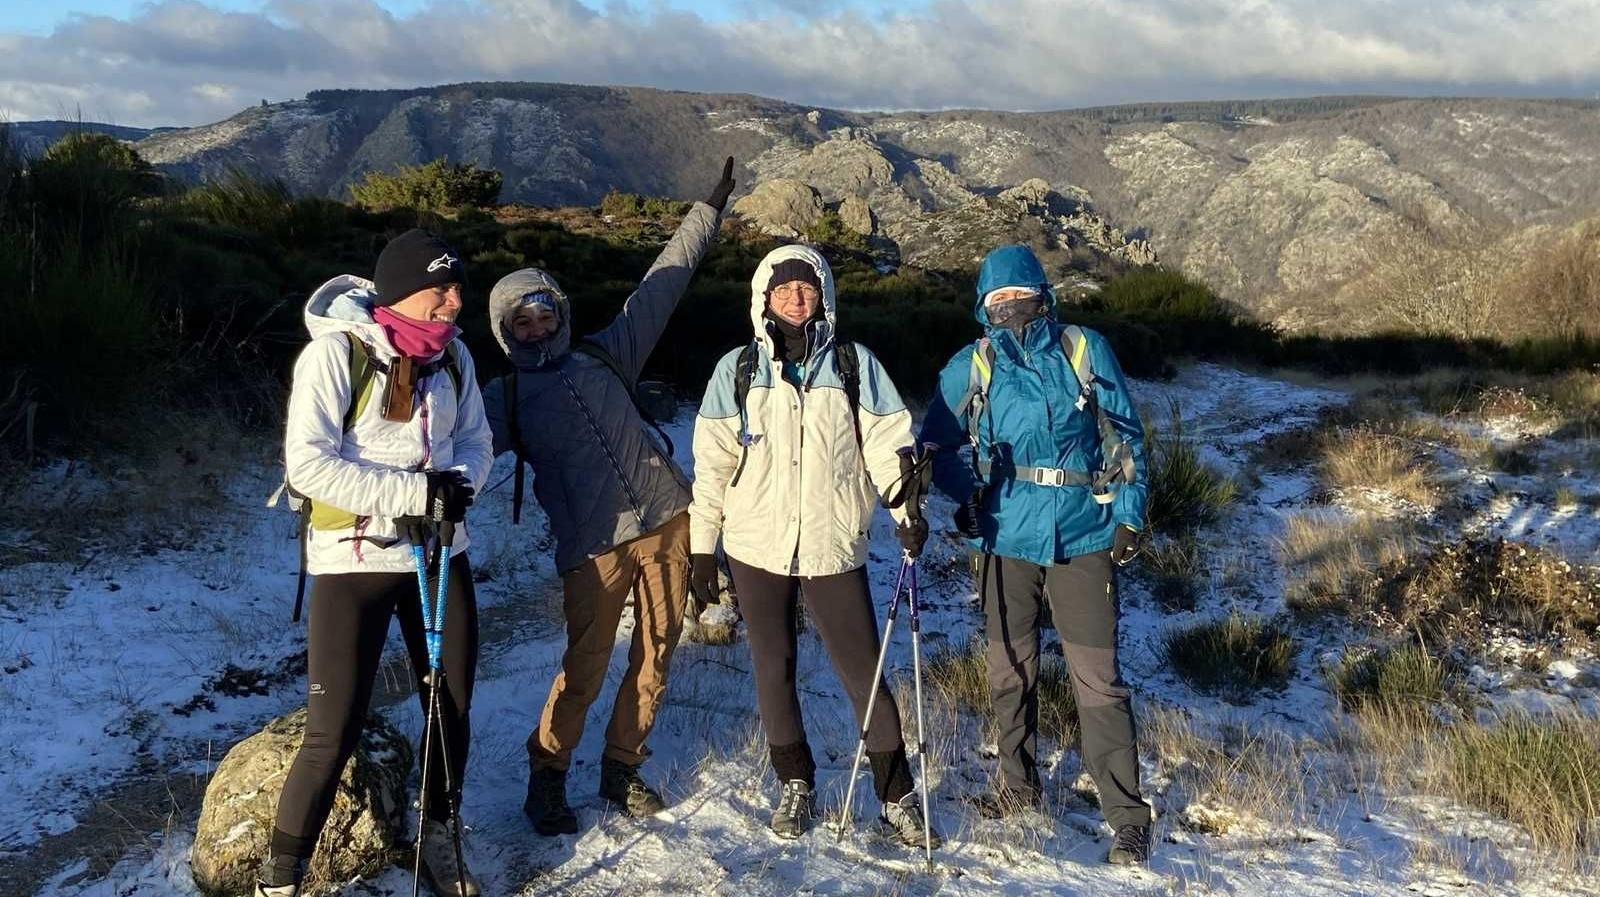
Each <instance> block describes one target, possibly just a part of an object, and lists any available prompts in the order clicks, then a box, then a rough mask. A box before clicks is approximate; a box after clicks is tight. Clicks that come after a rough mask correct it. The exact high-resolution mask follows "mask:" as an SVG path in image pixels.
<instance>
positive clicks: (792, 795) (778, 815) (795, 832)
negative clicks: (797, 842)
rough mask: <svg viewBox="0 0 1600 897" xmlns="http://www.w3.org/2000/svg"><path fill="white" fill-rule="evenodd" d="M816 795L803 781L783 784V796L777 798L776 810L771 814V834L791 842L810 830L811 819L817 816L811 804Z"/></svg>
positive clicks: (798, 780)
mask: <svg viewBox="0 0 1600 897" xmlns="http://www.w3.org/2000/svg"><path fill="white" fill-rule="evenodd" d="M815 798H816V794H815V793H814V792H813V791H812V790H811V786H810V785H807V784H806V783H805V781H804V780H803V779H793V780H791V781H788V782H784V783H783V795H782V796H781V797H779V798H778V809H776V810H774V811H773V812H772V833H773V834H774V835H777V836H778V837H780V838H782V839H784V840H785V841H793V840H794V839H796V838H798V837H800V836H801V835H803V834H805V833H806V830H807V829H809V828H811V819H812V817H813V816H815V815H816V814H817V809H816V805H815V804H814V803H813V800H815Z"/></svg>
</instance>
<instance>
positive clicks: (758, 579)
mask: <svg viewBox="0 0 1600 897" xmlns="http://www.w3.org/2000/svg"><path fill="white" fill-rule="evenodd" d="M728 572H729V573H731V574H732V575H733V588H734V592H735V594H737V595H738V600H739V614H740V616H742V617H743V618H744V623H745V628H746V630H747V631H748V634H749V642H750V665H751V667H752V668H753V669H754V671H755V679H756V706H757V708H758V709H759V710H760V712H761V722H762V725H763V726H764V727H765V728H766V730H767V749H768V751H769V752H770V754H771V758H772V768H773V770H774V771H775V772H777V774H778V779H779V780H780V781H784V782H789V781H794V780H796V779H799V780H801V781H803V782H805V783H806V784H807V785H808V786H809V787H811V788H815V787H816V785H817V782H816V779H817V764H816V760H815V759H814V758H813V757H812V755H811V748H810V746H809V745H808V744H807V742H806V728H805V722H804V721H803V720H802V719H801V717H800V696H799V693H798V692H797V691H796V689H795V661H796V656H797V654H798V651H797V642H796V631H795V602H796V599H797V597H798V598H804V599H805V602H806V610H807V611H809V616H808V619H809V620H810V621H811V623H812V625H814V626H816V628H817V634H818V635H820V636H821V637H822V644H823V647H825V648H827V650H828V658H829V659H830V660H832V661H833V669H834V672H835V673H837V674H838V676H839V681H840V682H841V683H843V684H844V690H845V693H846V694H848V695H849V696H850V703H851V704H853V705H854V706H855V720H856V724H857V725H860V724H861V721H862V720H863V719H865V718H866V715H867V698H868V697H869V696H870V695H871V693H872V689H873V687H874V685H876V687H877V689H878V697H877V700H876V702H875V703H874V704H873V706H872V725H871V726H870V727H869V728H868V732H867V759H868V761H869V762H870V764H871V767H872V778H873V782H874V785H875V789H874V790H875V791H876V792H877V795H878V799H879V800H882V801H884V802H886V803H894V802H896V801H899V800H900V799H901V798H902V797H905V796H906V795H907V794H910V793H911V791H912V790H913V788H914V787H915V785H914V782H913V780H912V778H911V766H910V763H909V762H908V761H907V758H906V748H905V742H904V741H903V740H902V737H901V733H900V708H899V707H897V706H896V704H895V700H894V695H893V694H890V692H889V689H888V688H887V687H886V686H885V685H884V684H883V680H882V679H879V680H878V681H877V682H876V683H874V682H873V681H872V674H873V673H874V672H876V671H877V666H878V645H879V644H880V643H879V641H878V620H877V617H876V616H874V610H873V607H872V592H871V590H870V588H869V587H868V584H867V568H866V567H864V566H863V567H857V568H856V569H854V570H850V571H848V572H845V573H839V574H836V575H834V576H782V575H780V574H777V573H772V572H769V571H767V570H762V569H761V568H759V567H752V566H750V565H749V564H744V563H740V562H739V561H738V560H735V559H734V558H731V557H730V558H728Z"/></svg>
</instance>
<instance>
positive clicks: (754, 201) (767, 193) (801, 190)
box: [733, 178, 823, 238]
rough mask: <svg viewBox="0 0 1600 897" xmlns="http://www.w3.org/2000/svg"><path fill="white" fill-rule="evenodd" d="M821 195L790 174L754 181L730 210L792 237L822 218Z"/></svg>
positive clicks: (771, 231) (773, 232) (763, 227)
mask: <svg viewBox="0 0 1600 897" xmlns="http://www.w3.org/2000/svg"><path fill="white" fill-rule="evenodd" d="M822 211H823V209H822V195H821V194H820V193H818V192H817V190H816V188H815V187H812V186H811V185H810V184H807V183H806V182H804V181H799V180H795V179H793V178H779V179H777V180H773V181H765V182H763V183H761V184H758V185H757V186H756V188H755V189H754V190H752V191H751V192H750V193H749V194H747V195H745V196H743V197H741V198H740V199H739V201H738V202H736V203H734V204H733V213H734V214H735V215H738V216H740V217H743V218H748V219H749V220H750V221H752V222H754V223H755V225H756V226H757V227H759V228H761V230H762V231H763V232H764V233H767V234H770V235H772V236H774V237H786V238H794V237H798V236H800V235H801V234H804V233H805V232H806V231H807V230H808V229H810V227H811V226H812V225H813V224H816V223H817V221H818V220H819V219H820V218H822Z"/></svg>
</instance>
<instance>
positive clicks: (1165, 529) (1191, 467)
mask: <svg viewBox="0 0 1600 897" xmlns="http://www.w3.org/2000/svg"><path fill="white" fill-rule="evenodd" d="M1145 463H1146V464H1147V466H1148V467H1149V478H1150V479H1149V498H1148V500H1147V502H1146V507H1145V524H1146V526H1147V527H1148V528H1149V529H1150V530H1151V531H1152V532H1155V533H1158V534H1166V535H1173V536H1181V535H1182V534H1184V533H1186V532H1192V531H1194V530H1196V529H1198V528H1200V527H1202V526H1207V525H1209V524H1211V523H1214V522H1216V521H1217V519H1218V518H1220V517H1221V516H1222V513H1223V511H1225V510H1226V509H1227V507H1228V506H1229V505H1230V504H1232V503H1233V499H1234V495H1235V492H1236V487H1235V486H1234V484H1233V481H1231V480H1228V479H1226V478H1224V477H1223V476H1222V475H1221V474H1219V473H1217V472H1216V471H1215V470H1212V469H1211V468H1210V467H1209V466H1207V465H1206V464H1205V463H1203V462H1202V461H1201V460H1200V452H1199V450H1198V449H1197V448H1196V447H1195V445H1194V443H1193V441H1191V440H1189V439H1186V438H1185V437H1184V435H1183V413H1182V408H1180V407H1179V405H1178V403H1177V402H1176V401H1174V402H1172V403H1171V405H1170V406H1169V408H1168V414H1167V424H1166V426H1165V427H1164V428H1157V429H1149V428H1147V429H1146V431H1145Z"/></svg>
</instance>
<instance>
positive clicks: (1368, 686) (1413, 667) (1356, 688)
mask: <svg viewBox="0 0 1600 897" xmlns="http://www.w3.org/2000/svg"><path fill="white" fill-rule="evenodd" d="M1449 680H1450V671H1449V667H1448V666H1447V665H1446V664H1445V662H1443V661H1441V660H1438V659H1436V658H1434V657H1433V655H1431V654H1429V653H1428V651H1427V649H1425V648H1423V647H1421V646H1420V645H1401V646H1398V647H1393V648H1384V649H1378V650H1370V649H1369V650H1365V651H1347V652H1346V653H1345V656H1344V657H1342V658H1340V660H1339V663H1338V664H1336V665H1335V666H1334V667H1333V668H1332V669H1330V670H1328V684H1329V685H1330V686H1331V687H1332V688H1333V693H1334V695H1335V696H1336V697H1338V699H1339V703H1340V704H1342V705H1344V707H1345V709H1347V710H1356V709H1360V708H1362V707H1367V706H1374V705H1375V706H1379V707H1405V706H1428V705H1431V704H1437V703H1439V702H1440V701H1443V700H1444V699H1445V697H1446V695H1447V686H1448V684H1449Z"/></svg>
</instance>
